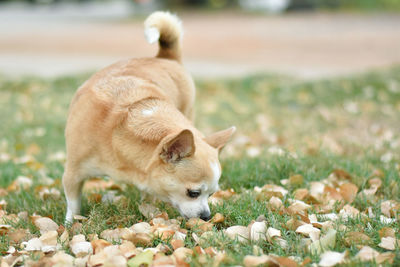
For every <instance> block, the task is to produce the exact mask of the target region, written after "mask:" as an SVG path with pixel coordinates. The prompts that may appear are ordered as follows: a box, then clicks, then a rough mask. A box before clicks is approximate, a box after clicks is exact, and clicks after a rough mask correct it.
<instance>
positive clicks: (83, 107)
mask: <svg viewBox="0 0 400 267" xmlns="http://www.w3.org/2000/svg"><path fill="white" fill-rule="evenodd" d="M144 25H145V36H146V38H147V40H148V41H149V42H150V43H153V42H156V41H158V43H159V51H158V55H157V56H156V57H155V58H139V59H128V60H124V61H120V62H117V63H115V64H113V65H111V66H109V67H107V68H105V69H103V70H101V71H99V72H97V73H96V74H94V75H93V76H92V77H91V78H90V79H89V80H87V81H86V82H85V83H84V84H83V85H82V86H81V87H80V88H79V89H78V91H77V92H76V94H75V96H74V98H73V100H72V102H71V105H70V110H69V115H68V121H67V125H66V130H65V137H66V146H67V163H66V167H65V171H64V175H63V185H64V191H65V196H66V199H67V204H68V208H67V214H66V221H68V222H71V221H72V219H73V216H74V215H75V214H79V213H80V198H81V189H82V185H83V182H84V180H85V179H87V178H89V177H93V176H101V175H107V176H109V177H111V178H113V179H115V180H118V181H121V182H126V183H131V184H134V185H136V186H137V187H138V188H139V189H140V190H142V191H145V192H147V193H149V194H151V195H152V196H155V197H157V198H159V199H161V200H163V201H167V202H169V203H171V204H172V205H173V206H174V207H176V208H177V209H178V210H179V212H180V213H181V215H183V216H185V217H187V218H192V217H200V218H202V219H204V220H208V219H209V218H210V208H209V206H208V202H207V200H208V197H209V195H210V194H212V193H214V192H215V191H216V190H218V180H219V178H220V176H221V166H220V164H219V161H218V153H219V150H220V149H221V148H222V147H223V146H224V145H225V143H226V142H227V141H228V140H229V138H230V137H231V135H232V134H233V133H234V132H235V127H232V128H229V129H226V130H223V131H220V132H217V133H215V134H212V135H211V136H208V137H205V136H204V135H203V134H202V133H201V132H200V131H199V130H197V129H196V128H195V127H194V126H193V124H192V122H191V118H192V114H193V103H194V98H195V87H194V84H193V81H192V78H191V77H190V75H189V74H188V73H187V72H186V71H185V69H184V68H183V66H182V64H181V44H180V43H181V37H182V26H181V22H180V21H179V19H178V18H177V17H176V16H174V15H172V14H170V13H168V12H155V13H153V14H151V15H150V16H149V17H148V18H147V19H146V21H145V23H144Z"/></svg>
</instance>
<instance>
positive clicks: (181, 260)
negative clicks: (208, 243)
mask: <svg viewBox="0 0 400 267" xmlns="http://www.w3.org/2000/svg"><path fill="white" fill-rule="evenodd" d="M172 255H173V256H174V258H175V260H176V262H177V264H182V265H185V263H186V258H187V257H189V256H191V255H193V250H191V249H188V248H185V247H181V248H178V249H176V250H175V251H174V252H173V253H172Z"/></svg>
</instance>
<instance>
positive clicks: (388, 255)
mask: <svg viewBox="0 0 400 267" xmlns="http://www.w3.org/2000/svg"><path fill="white" fill-rule="evenodd" d="M395 257H396V254H394V253H393V252H384V253H380V254H379V255H378V256H377V257H376V258H375V260H376V263H377V264H382V263H388V264H393V261H394V258H395Z"/></svg>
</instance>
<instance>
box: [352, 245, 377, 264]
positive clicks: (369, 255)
mask: <svg viewBox="0 0 400 267" xmlns="http://www.w3.org/2000/svg"><path fill="white" fill-rule="evenodd" d="M378 256H379V253H378V251H376V250H374V249H373V248H371V247H369V246H364V247H362V248H361V250H360V251H359V252H358V253H357V255H356V256H355V258H356V259H359V260H360V261H372V260H374V259H376V258H377V257H378Z"/></svg>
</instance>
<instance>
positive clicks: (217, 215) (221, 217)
mask: <svg viewBox="0 0 400 267" xmlns="http://www.w3.org/2000/svg"><path fill="white" fill-rule="evenodd" d="M224 221H225V217H224V215H222V214H221V213H215V215H214V217H212V219H211V220H210V222H211V223H222V222H224Z"/></svg>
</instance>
